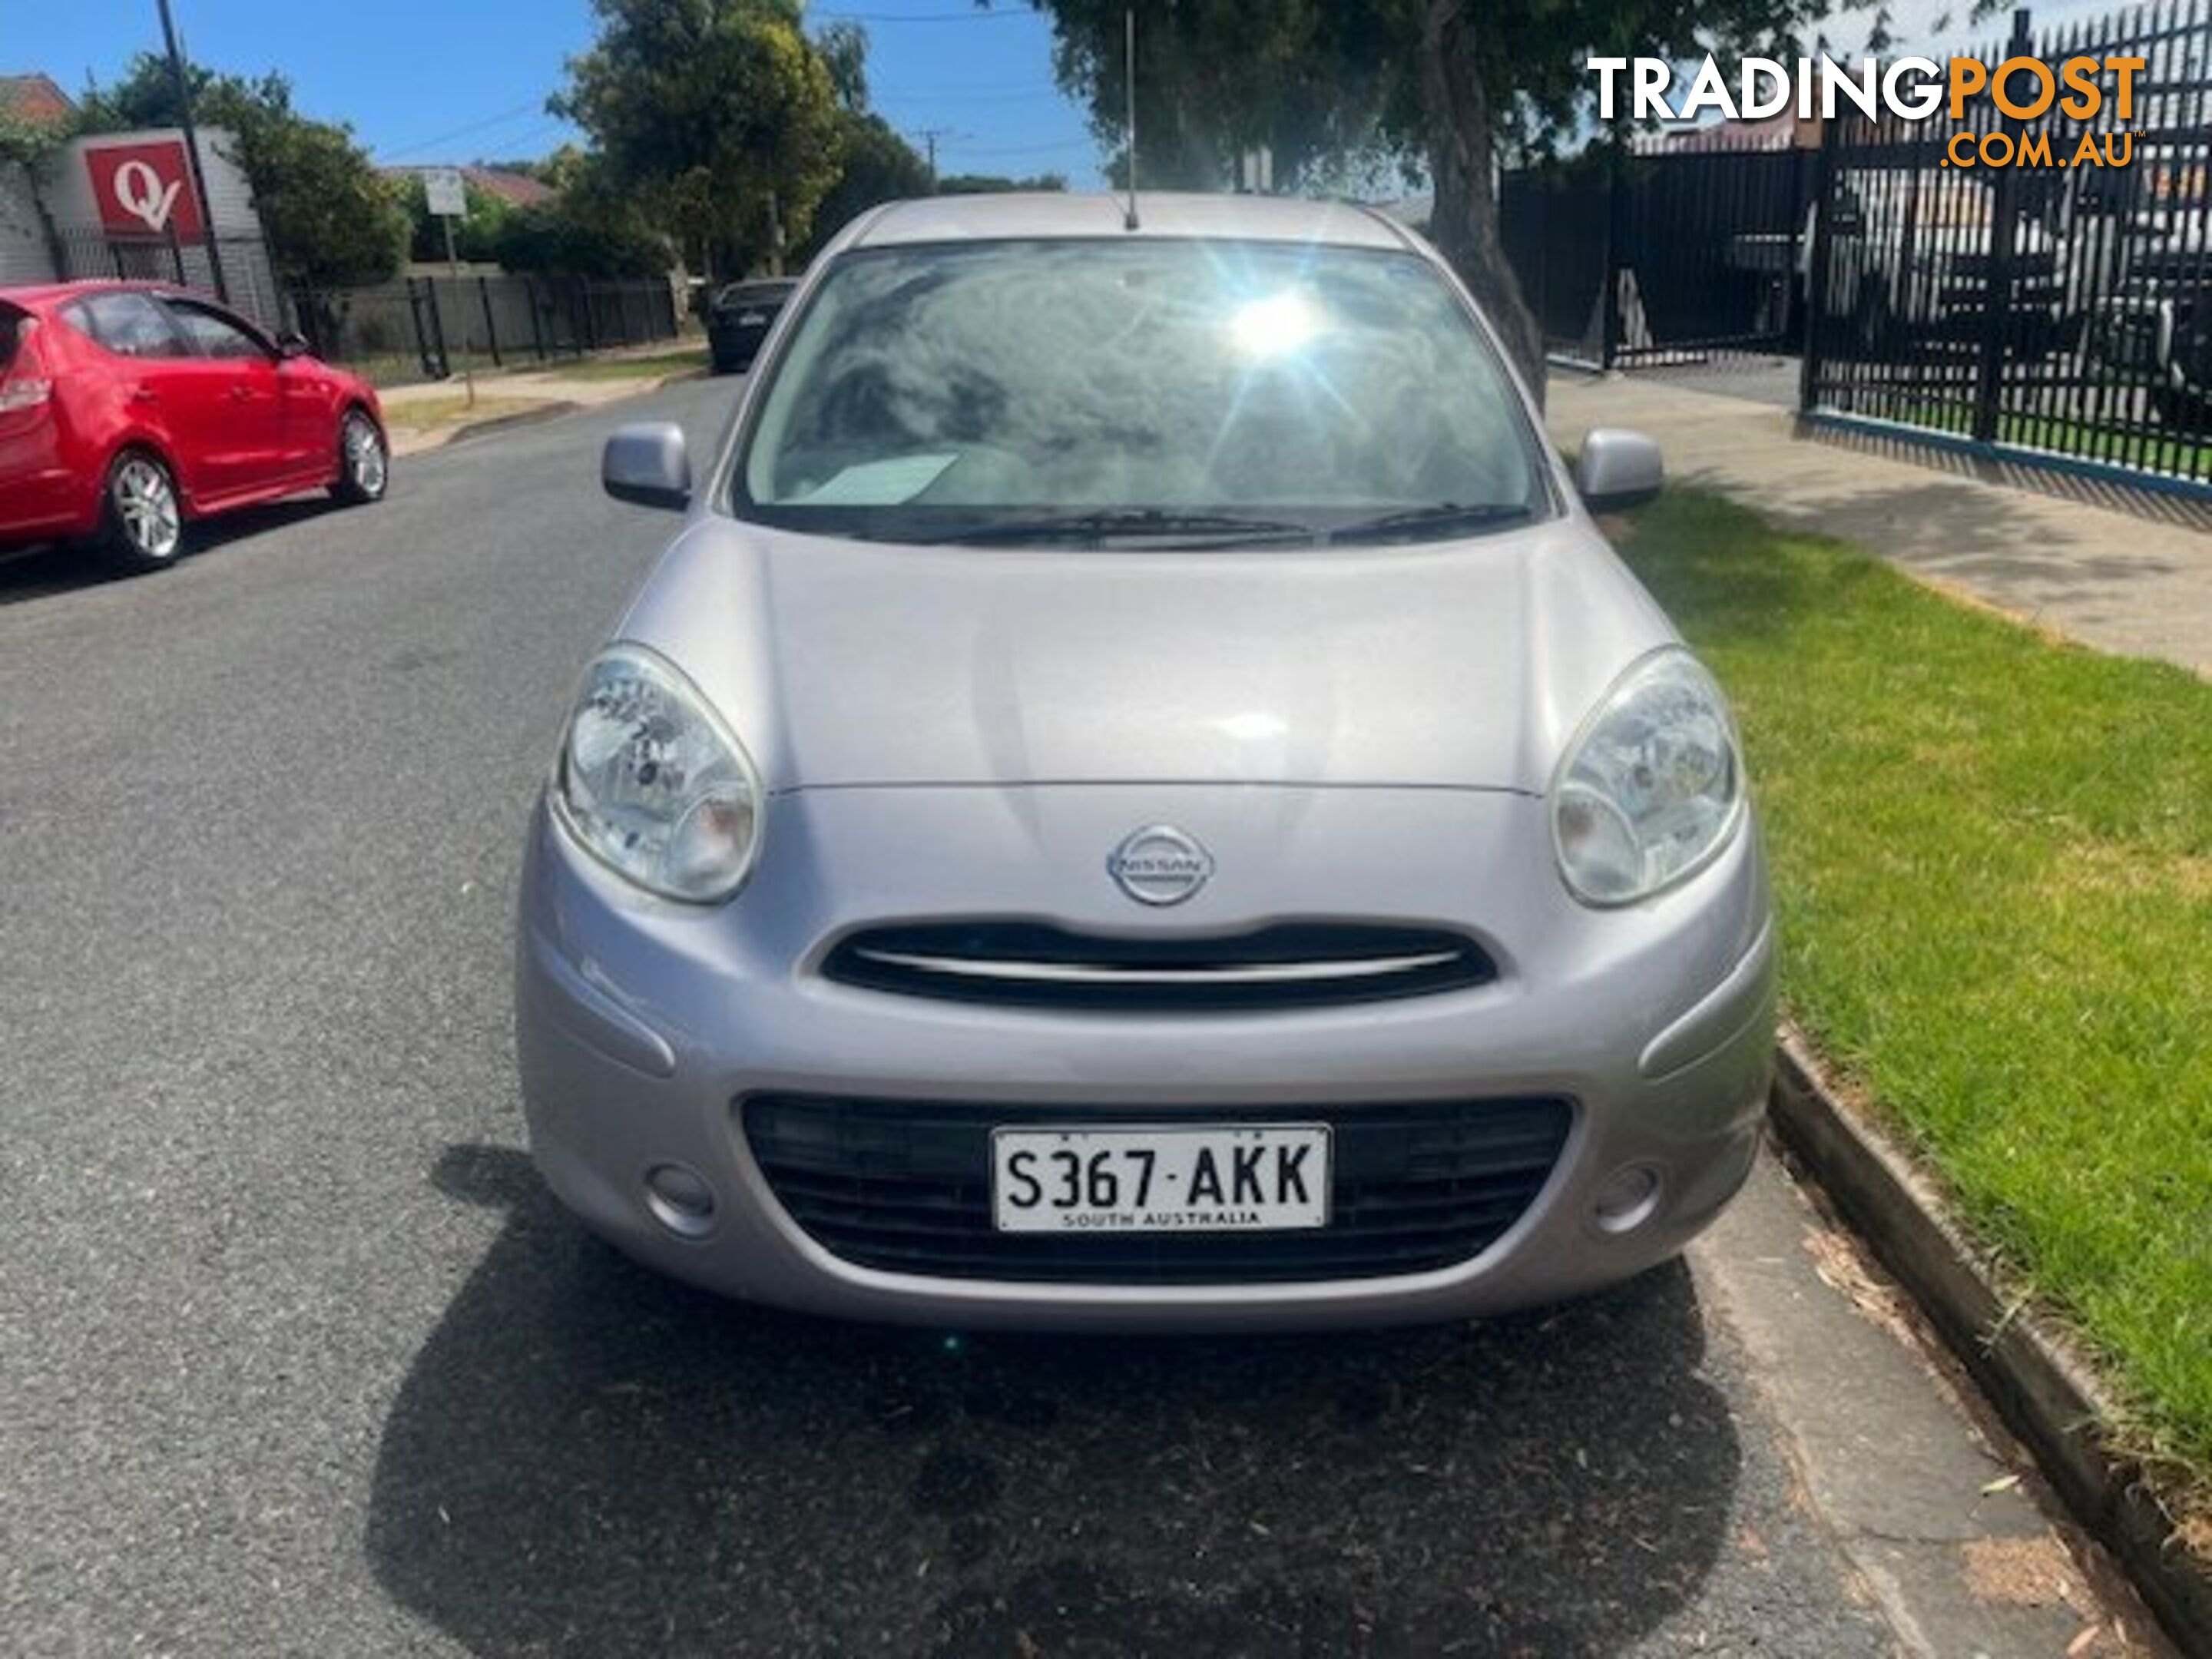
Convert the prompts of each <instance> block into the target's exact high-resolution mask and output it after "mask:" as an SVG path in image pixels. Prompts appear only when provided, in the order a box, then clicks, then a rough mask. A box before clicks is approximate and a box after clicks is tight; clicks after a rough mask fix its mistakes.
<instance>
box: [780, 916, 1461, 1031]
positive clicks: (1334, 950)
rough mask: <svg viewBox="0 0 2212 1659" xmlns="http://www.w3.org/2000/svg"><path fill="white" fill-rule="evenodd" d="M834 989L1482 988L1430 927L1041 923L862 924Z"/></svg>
mask: <svg viewBox="0 0 2212 1659" xmlns="http://www.w3.org/2000/svg"><path fill="white" fill-rule="evenodd" d="M822 971H823V975H824V976H825V977H827V978H829V979H831V980H833V981H837V982H839V983H841V984H845V985H850V986H854V987H860V988H862V989H866V990H872V991H882V992H887V993H890V994H896V995H902V996H910V997H924V998H934V999H937V1000H947V1001H960V1002H969V1003H994V1004H1000V1005H1004V1006H1014V1007H1029V1008H1048V1009H1064V1010H1083V1011H1091V1012H1142V1013H1183V1012H1220V1011H1247V1012H1265V1011H1267V1010H1270V1009H1289V1008H1314V1007H1327V1006H1334V1005H1340V1004H1351V1003H1362V1002H1376V1001H1383V1000H1392V999H1395V998H1400V997H1410V996H1422V995H1429V994H1435V993H1437V992H1442V991H1452V990H1464V989H1467V988H1469V987H1474V986H1480V985H1486V984H1488V983H1490V982H1491V981H1492V980H1494V979H1496V978H1497V976H1498V970H1497V967H1496V965H1495V964H1494V963H1492V960H1491V958H1490V956H1489V954H1488V953H1487V952H1486V951H1484V950H1483V949H1482V947H1481V946H1480V945H1478V944H1476V943H1475V942H1474V940H1472V939H1467V938H1464V937H1462V936H1461V935H1458V934H1455V933H1445V932H1443V931H1441V930H1438V929H1435V928H1414V927H1395V926H1385V925H1377V924H1368V923H1333V922H1287V923H1279V924H1276V925H1274V926H1271V927H1261V928H1256V929H1253V930H1250V931H1249V932H1246V933H1237V934H1230V935H1219V936H1213V937H1202V938H1193V937H1190V936H1188V935H1183V934H1171V933H1164V934H1157V935H1155V934H1134V935H1130V934H1118V933H1117V934H1092V933H1077V932H1074V931H1072V930H1069V929H1066V928H1062V927H1056V926H1054V925H1051V924H1048V923H1042V922H1029V921H955V922H927V923H913V924H903V925H898V926H893V927H882V928H875V929H869V930H865V931H863V932H861V933H855V934H854V935H851V936H850V937H848V938H847V939H843V940H842V941H841V942H840V943H839V944H838V945H836V947H835V948H834V949H832V950H831V951H830V952H829V956H828V957H827V958H826V959H825V960H824V962H823V968H822Z"/></svg>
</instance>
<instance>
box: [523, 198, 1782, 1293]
mask: <svg viewBox="0 0 2212 1659" xmlns="http://www.w3.org/2000/svg"><path fill="white" fill-rule="evenodd" d="M1139 211H1140V215H1141V225H1140V228H1125V226H1124V222H1123V207H1122V205H1121V204H1119V203H1116V202H1113V201H1109V200H1107V199H1105V198H1102V197H1088V198H1086V197H1058V196H1054V197H968V198H961V199H944V200H936V201H928V202H917V203H906V204H896V205H893V206H890V207H889V208H885V209H882V210H878V211H876V212H874V213H873V214H872V215H870V216H866V217H864V218H863V219H862V220H860V222H857V223H855V224H854V225H853V226H852V227H850V228H848V229H847V230H846V231H845V232H844V233H843V234H842V235H841V236H840V237H839V238H838V239H837V240H836V242H835V243H834V244H833V245H832V246H830V247H829V249H828V250H827V251H826V252H824V253H823V255H822V257H821V258H819V259H818V260H817V262H816V264H815V265H814V268H813V270H812V271H811V273H810V275H809V276H807V278H806V280H805V283H804V284H803V286H802V287H801V289H800V290H799V293H798V294H797V295H794V296H793V301H792V303H791V305H790V307H788V309H787V311H786V312H785V313H784V315H783V316H782V318H781V319H780V320H779V321H778V323H777V324H776V325H775V331H774V333H773V334H772V336H771V337H770V338H769V342H768V343H767V345H766V348H765V349H764V351H763V356H762V359H761V362H760V364H759V367H758V368H757V372H756V373H755V374H754V375H753V377H752V379H751V381H750V383H749V384H748V385H747V386H746V387H745V388H744V393H743V397H742V402H741V404H740V407H739V409H738V412H737V415H736V417H735V420H734V422H733V424H732V428H731V430H730V434H729V435H728V436H727V438H726V440H725V441H724V442H723V443H722V444H721V445H720V448H719V452H718V453H717V454H716V455H715V456H714V458H713V459H712V460H711V461H710V462H709V463H708V464H707V465H705V466H704V467H703V468H702V475H703V476H702V477H700V478H699V479H698V481H697V483H696V485H695V483H694V477H693V472H692V469H691V465H690V461H689V459H688V458H687V456H686V454H685V452H684V440H683V437H682V435H681V434H680V433H678V431H677V430H676V428H672V427H667V426H641V427H633V428H624V429H623V430H622V431H621V432H619V433H617V435H615V437H614V438H613V439H612V440H611V441H610V442H609V444H608V446H607V453H606V458H605V481H606V484H607V487H608V489H610V490H611V491H612V492H613V493H614V494H615V495H618V496H621V497H623V498H624V499H628V500H633V501H643V502H648V503H654V504H659V505H663V506H667V507H682V508H684V509H685V511H686V517H685V520H684V524H683V527H682V528H681V530H680V531H679V532H678V533H677V535H676V536H675V538H674V539H673V541H672V542H671V544H670V546H669V549H668V551H667V553H666V555H665V557H664V558H663V559H662V561H661V562H660V564H659V568H658V569H656V570H655V571H654V573H653V575H652V577H651V578H650V579H649V580H647V583H646V585H645V586H644V589H643V591H642V592H641V593H640V594H639V595H638V597H637V599H636V601H635V604H634V605H632V607H631V608H630V611H629V614H628V615H627V616H626V617H624V618H623V621H622V623H621V625H620V626H619V628H618V629H617V630H616V632H615V635H614V638H613V641H612V642H611V644H609V645H608V647H606V649H605V651H604V652H603V653H601V654H600V655H599V658H598V659H596V660H595V661H594V662H593V663H592V665H591V666H590V668H589V669H588V670H587V671H586V674H585V676H584V679H583V684H582V686H581V688H580V690H579V691H578V693H577V696H576V699H575V702H574V707H573V708H572V709H571V710H570V712H569V714H568V725H567V728H566V731H565V733H564V735H563V737H562V743H561V746H560V750H559V756H558V759H557V761H556V763H555V766H554V769H553V774H552V777H551V779H550V782H549V784H548V787H547V788H546V792H545V797H544V803H543V805H542V807H541V808H540V810H539V811H538V813H537V814H536V817H535V820H534V822H533V824H532V829H531V831H530V838H529V847H528V854H527V859H526V866H525V870H524V875H523V879H522V890H521V915H520V938H519V941H518V963H517V989H516V1003H517V1018H518V1042H519V1048H520V1060H521V1068H522V1078H523V1085H524V1094H525V1099H526V1105H527V1110H528V1116H529V1123H530V1134H531V1141H532V1150H533V1152H534V1153H535V1156H536V1159H537V1163H538V1168H539V1169H540V1170H542V1171H543V1172H544V1176H545V1179H546V1180H547V1182H549V1183H550V1186H551V1187H552V1189H553V1191H554V1192H555V1193H556V1194H557V1195H558V1196H559V1197H560V1199H561V1200H562V1201H563V1202H564V1203H565V1204H566V1205H567V1206H568V1207H569V1208H570V1209H572V1210H573V1211H574V1212H575V1213H576V1214H577V1215H579V1216H580V1217H581V1218H583V1220H584V1221H585V1222H586V1224H587V1225H590V1226H591V1227H592V1228H593V1229H595V1230H597V1231H599V1232H600V1233H602V1234H604V1235H605V1237H607V1238H609V1239H611V1240H612V1241H613V1242H614V1243H617V1245H619V1246H620V1247H621V1248H622V1249H624V1250H626V1251H629V1253H630V1254H632V1255H635V1256H636V1257H638V1258H639V1259H641V1261H646V1262H648V1263H650V1264H652V1265H653V1266H654V1267H659V1268H662V1269H665V1270H666V1271H667V1272H669V1273H673V1274H676V1275H678V1276H680V1277H682V1278H684V1279H690V1280H693V1281H696V1283H698V1284H701V1285H708V1286H711V1287H712V1288H714V1289H715V1290H717V1291H724V1292H726V1293H728V1294H730V1295H732V1296H737V1297H747V1298H751V1299H756V1300H758V1301H762V1302H768V1303H775V1304H784V1305H787V1306H790V1307H795V1308H803V1309H810V1310H816V1311H818V1312H822V1313H828V1314H838V1315H848V1316H859V1317H863V1318H884V1319H902V1320H919V1321H927V1322H937V1323H943V1324H950V1325H958V1326H971V1327H980V1326H994V1325H1024V1326H1046V1325H1050V1326H1062V1327H1095V1328H1132V1327H1150V1328H1163V1327H1182V1328H1255V1327H1261V1326H1288V1325H1328V1324H1343V1325H1352V1324H1375V1323H1382V1322H1395V1321H1412V1320H1435V1319H1445V1318H1454V1317H1458V1316H1466V1315H1474V1314H1483V1313H1489V1312H1492V1311H1495V1310H1502V1309H1506V1308H1510V1307H1514V1306H1517V1305H1521V1304H1529V1303H1534V1302H1541V1301H1545V1300H1547V1299H1551V1298H1555V1297H1564V1296H1568V1295H1571V1294H1574V1293H1576V1292H1578V1291H1586V1290H1589V1289H1590V1288H1592V1287H1593V1286H1596V1285H1602V1284H1605V1283H1607V1282H1608V1281H1611V1280H1614V1279H1621V1278H1623V1277H1625V1276H1626V1275H1629V1274H1632V1273H1637V1272H1638V1271H1639V1270H1641V1269H1643V1268H1644V1267H1650V1265H1652V1264H1653V1263H1655V1262H1656V1261H1661V1260H1662V1259H1663V1258H1665V1257H1667V1256H1668V1255H1670V1254H1672V1253H1673V1252H1674V1251H1676V1250H1678V1249H1680V1247H1681V1246H1682V1244H1683V1243H1685V1242H1686V1240H1687V1239H1689V1238H1690V1237H1691V1236H1692V1235H1693V1234H1694V1233H1695V1232H1697V1231H1698V1230H1699V1228H1700V1227H1702V1226H1704V1225H1705V1224H1706V1223H1707V1222H1708V1221H1710V1220H1711V1218H1713V1216H1714V1215H1715V1214H1716V1213H1717V1212H1718V1211H1719V1209H1720V1208H1721V1206H1723V1204H1724V1203H1725V1202H1726V1201H1727V1200H1728V1199H1729V1196H1730V1195H1731V1194H1733V1193H1734V1192H1735V1189H1736V1188H1737V1187H1738V1186H1739V1185H1740V1184H1741V1182H1742V1181H1743V1179H1744V1176H1745V1174H1746V1172H1747V1169H1748V1168H1749V1166H1750V1164H1751V1161H1752V1158H1753V1152H1754V1149H1755V1147H1756V1146H1757V1142H1758V1135H1759V1119H1760V1111H1761V1107H1762V1097H1763V1094H1764V1091H1765V1087H1766V1083H1767V1079H1768V1073H1769V1066H1770V1063H1771V1048H1772V1042H1773V1036H1774V1004H1773V985H1772V981H1773V967H1772V963H1773V945H1772V939H1771V931H1770V927H1769V921H1768V905H1767V890H1766V881H1765V871H1764V866H1763V865H1762V862H1761V858H1760V853H1759V842H1758V837H1757V834H1756V831H1755V829H1754V826H1753V820H1752V813H1751V809H1750V805H1749V803H1748V800H1747V796H1746V792H1745V781H1744V775H1743V767H1742V762H1741V752H1740V750H1739V746H1738V743H1737V738H1736V735H1735V728H1734V726H1733V723H1732V720H1731V717H1730V714H1729V709H1728V707H1727V705H1726V703H1725V702H1723V698H1722V695H1721V693H1720V690H1718V688H1717V686H1716V685H1715V684H1714V683H1713V681H1712V679H1711V676H1710V675H1708V674H1707V672H1706V671H1705V669H1704V668H1703V667H1701V666H1700V665H1699V663H1698V662H1697V661H1696V659H1694V658H1692V656H1691V655H1690V654H1689V653H1687V652H1686V650H1685V649H1684V648H1683V647H1682V646H1681V644H1680V641H1679V640H1678V638H1677V636H1676V635H1675V634H1674V630H1673V629H1672V628H1671V627H1670V626H1669V625H1668V621H1667V619H1666V617H1664V616H1663V615H1662V613H1661V611H1660V610H1659V608H1658V606H1657V605H1655V604H1654V603H1653V602H1652V600H1651V599H1650V597H1649V596H1648V595H1647V594H1646V593H1645V592H1644V590H1643V588H1642V587H1641V586H1638V583H1637V581H1636V580H1635V579H1634V578H1633V577H1632V575H1631V574H1629V573H1628V571H1627V570H1626V568H1624V567H1623V566H1622V565H1621V563H1620V561H1619V560H1618V559H1617V558H1616V557H1615V556H1613V552H1612V550H1610V549H1609V548H1608V547H1607V544H1606V543H1605V541H1604V540H1603V538H1601V536H1600V534H1599V532H1598V531H1597V529H1596V527H1595V526H1594V525H1593V523H1592V522H1591V519H1590V516H1589V515H1590V512H1591V510H1592V509H1593V508H1594V507H1604V506H1608V505H1616V504H1625V503H1626V502H1629V501H1634V500H1636V499H1638V498H1642V497H1646V496H1648V495H1650V494H1651V493H1652V492H1654V491H1656V489H1657V488H1658V485H1659V459H1658V453H1657V451H1656V449H1655V448H1654V447H1653V446H1652V445H1651V444H1650V442H1649V441H1647V440H1645V439H1643V438H1640V437H1638V436H1637V435H1633V434H1629V433H1622V432H1598V433H1593V434H1591V435H1590V436H1589V439H1588V441H1586V443H1585V444H1584V446H1583V449H1582V451H1581V453H1580V457H1579V459H1578V462H1577V466H1576V468H1575V469H1574V471H1572V472H1571V473H1570V471H1568V470H1567V469H1566V468H1565V466H1564V465H1562V463H1561V462H1560V460H1559V457H1558V456H1557V455H1556V454H1555V453H1554V452H1553V450H1552V449H1551V448H1550V447H1549V446H1548V445H1547V442H1546V441H1545V438H1544V436H1543V434H1542V431H1541V428H1540V427H1539V425H1538V422H1537V421H1536V420H1535V418H1534V414H1533V412H1532V410H1531V407H1530V404H1529V401H1528V397H1527V396H1526V394H1525V393H1524V392H1523V391H1522V388H1521V386H1519V384H1518V383H1517V382H1516V380H1515V378H1514V376H1513V374H1512V373H1511V372H1510V369H1509V368H1508V367H1507V366H1506V363H1505V361H1504V357H1503V356H1502V355H1501V353H1500V351H1499V349H1498V344H1497V342H1496V341H1495V339H1494V338H1493V337H1492V333H1491V331H1490V330H1489V328H1488V326H1487V325H1486V323H1485V322H1484V320H1483V319H1482V317H1481V316H1480V313H1479V312H1478V311H1477V309H1476V307H1474V305H1473V303H1472V302H1471V301H1470V300H1469V298H1468V295H1467V294H1466V293H1465V291H1464V290H1463V289H1462V288H1461V287H1460V285H1459V284H1458V283H1457V282H1456V281H1455V279H1454V277H1453V276H1452V274H1451V273H1450V271H1449V270H1448V269H1447V268H1446V267H1445V266H1444V264H1443V263H1442V262H1441V261H1440V260H1439V259H1438V258H1437V256H1436V254H1435V253H1434V252H1432V251H1431V249H1430V248H1429V247H1427V246H1425V244H1424V243H1422V242H1421V241H1419V240H1418V239H1416V238H1414V237H1413V236H1412V235H1410V234H1407V232H1406V231H1405V230H1403V229H1402V228H1400V227H1398V226H1397V225H1395V224H1394V223H1392V222H1390V221H1389V220H1388V219H1385V218H1383V217H1381V216H1376V215H1374V214H1370V213H1368V212H1365V211H1363V210H1359V209H1358V208H1354V207H1349V206H1343V205H1335V204H1319V203H1299V202H1289V201H1273V200H1260V199H1254V198H1230V199H1220V198H1212V197H1171V196H1155V197H1147V198H1146V199H1144V200H1143V201H1142V202H1141V203H1140V204H1139Z"/></svg>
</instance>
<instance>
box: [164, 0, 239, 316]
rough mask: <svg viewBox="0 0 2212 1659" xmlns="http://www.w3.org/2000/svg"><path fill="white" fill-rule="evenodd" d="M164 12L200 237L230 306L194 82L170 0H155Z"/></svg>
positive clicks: (218, 286)
mask: <svg viewBox="0 0 2212 1659" xmlns="http://www.w3.org/2000/svg"><path fill="white" fill-rule="evenodd" d="M155 4H156V5H157V6H158V7H159V8H160V9H161V40H162V41H163V43H164V44H165V45H166V46H167V47H168V49H169V78H170V79H171V80H173V82H176V87H177V125H178V126H179V127H180V128H182V129H183V131H184V135H185V168H186V170H187V171H189V172H190V173H191V177H192V194H193V195H194V196H196V197H198V198H199V204H200V234H202V235H204V236H205V237H206V238H207V256H208V269H209V270H210V271H211V272H212V273H213V274H214V276H215V297H216V299H218V300H220V301H222V302H223V303H224V304H225V305H228V304H229V303H230V288H229V285H228V283H225V282H224V281H223V279H222V248H221V246H220V245H219V244H218V242H217V240H216V234H215V204H214V203H212V202H210V200H209V199H208V187H207V174H206V173H205V172H204V171H203V170H202V168H201V167H200V141H199V139H198V137H197V136H196V135H195V134H194V133H193V131H192V83H191V77H190V76H187V75H185V54H184V53H183V52H180V51H179V50H178V48H177V25H176V21H175V20H174V19H173V18H172V17H171V16H170V15H169V0H155Z"/></svg>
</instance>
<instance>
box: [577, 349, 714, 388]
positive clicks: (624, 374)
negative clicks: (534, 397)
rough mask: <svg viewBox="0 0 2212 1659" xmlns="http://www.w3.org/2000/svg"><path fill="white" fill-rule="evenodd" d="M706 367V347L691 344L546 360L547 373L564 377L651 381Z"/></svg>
mask: <svg viewBox="0 0 2212 1659" xmlns="http://www.w3.org/2000/svg"><path fill="white" fill-rule="evenodd" d="M706 367H707V348H706V347H704V346H691V347H689V348H687V349H684V350H682V351H663V352H658V353H656V354H654V355H653V356H650V357H589V358H585V359H583V360H582V361H580V362H571V363H548V364H546V365H545V368H546V371H547V372H548V373H549V374H557V375H559V376H560V377H561V378H562V380H659V378H660V377H661V376H662V375H664V374H681V373H683V372H684V370H685V369H687V368H697V369H703V368H706Z"/></svg>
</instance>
